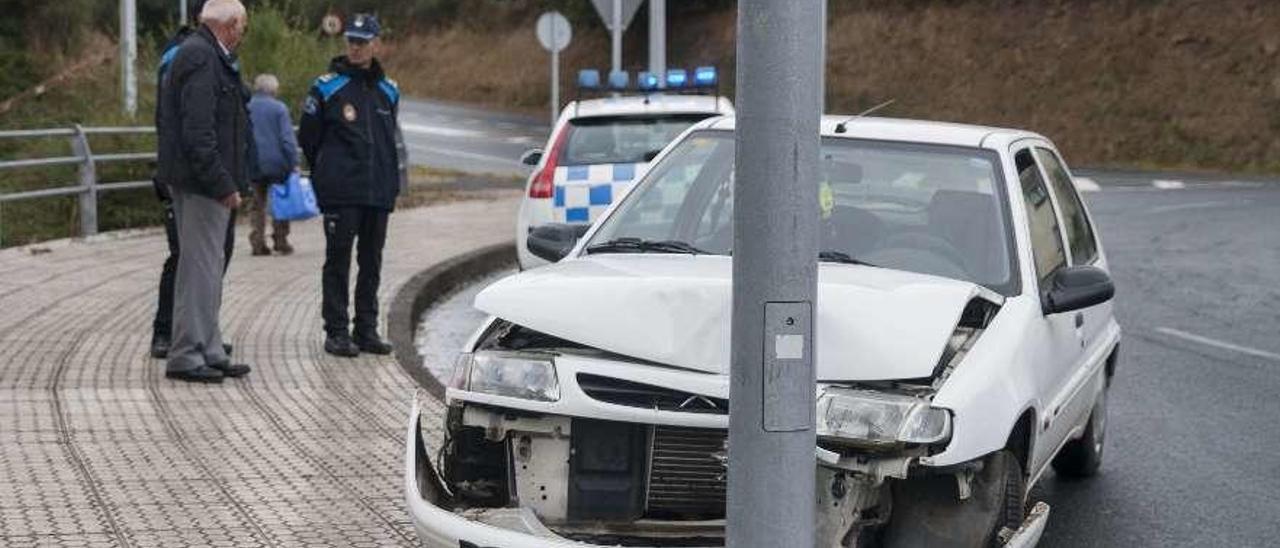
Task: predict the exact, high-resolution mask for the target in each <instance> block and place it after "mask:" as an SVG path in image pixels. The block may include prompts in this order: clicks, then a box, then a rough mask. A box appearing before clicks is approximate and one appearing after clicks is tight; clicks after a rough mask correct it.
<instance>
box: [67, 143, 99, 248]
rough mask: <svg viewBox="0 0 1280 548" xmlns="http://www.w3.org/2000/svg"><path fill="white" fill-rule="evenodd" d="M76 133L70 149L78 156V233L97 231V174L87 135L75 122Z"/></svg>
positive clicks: (88, 233) (87, 233) (85, 234)
mask: <svg viewBox="0 0 1280 548" xmlns="http://www.w3.org/2000/svg"><path fill="white" fill-rule="evenodd" d="M75 132H76V135H75V137H72V138H71V151H72V153H73V154H75V155H76V156H79V157H80V160H81V161H80V186H81V187H82V188H83V190H82V191H81V192H80V235H81V236H93V235H94V234H97V233H98V174H97V170H96V169H95V166H94V162H93V151H92V150H91V149H90V148H89V137H88V136H87V135H86V134H85V132H84V128H82V127H80V124H76V127H75Z"/></svg>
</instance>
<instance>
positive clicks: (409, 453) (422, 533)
mask: <svg viewBox="0 0 1280 548" xmlns="http://www.w3.org/2000/svg"><path fill="white" fill-rule="evenodd" d="M424 397H428V396H425V395H424V394H421V393H420V394H419V395H418V397H415V399H414V402H413V407H412V412H411V413H410V416H409V423H408V431H407V432H406V444H405V500H406V505H407V509H408V512H409V515H410V517H411V519H412V522H413V525H414V528H415V529H416V531H417V533H418V536H419V539H420V540H421V542H422V543H423V545H424V546H428V547H440V548H446V547H447V548H472V547H476V548H488V547H493V548H497V547H502V548H524V547H529V548H533V547H553V548H554V547H569V546H572V547H577V548H582V547H590V546H617V544H616V543H612V542H606V543H602V544H591V543H587V542H581V541H577V540H572V539H569V538H565V537H564V536H561V535H559V534H557V533H556V532H555V531H552V530H551V529H550V528H548V527H547V526H546V525H545V524H544V523H543V522H542V520H540V519H539V518H538V516H537V514H535V512H534V511H533V510H532V509H531V508H529V507H524V506H522V507H516V508H510V507H508V508H470V509H466V510H457V511H455V510H451V509H450V508H452V506H453V505H452V501H451V494H450V493H449V492H448V490H447V488H446V487H445V485H444V482H443V481H441V478H440V477H439V476H438V475H437V472H436V467H435V466H434V465H433V464H432V462H431V459H430V457H429V456H428V453H427V450H426V444H425V440H424V439H423V434H422V427H421V419H422V416H421V415H422V409H423V405H422V404H421V399H422V398H424ZM832 459H833V457H832V455H831V454H830V452H825V454H824V451H823V450H821V449H819V450H818V455H817V465H818V466H817V470H818V474H819V477H820V478H824V477H825V478H826V479H827V480H830V479H831V478H832V477H833V474H849V475H848V476H847V477H849V478H852V477H853V475H854V473H856V474H857V475H859V476H862V477H866V476H868V475H872V476H881V477H905V476H906V473H907V467H906V463H905V461H902V462H899V463H897V464H898V465H894V464H893V461H885V462H883V463H881V464H878V465H877V466H879V467H881V469H878V470H871V469H867V470H859V471H855V470H853V468H851V464H852V463H849V462H848V461H846V462H839V461H838V460H832ZM819 485H820V486H822V485H824V483H822V482H820V483H819ZM850 487H851V489H850V491H851V493H850V494H851V495H852V494H853V492H856V491H857V490H856V489H855V488H853V487H854V486H853V485H850ZM829 493H830V491H828V490H825V489H823V488H822V487H820V492H819V495H820V498H823V499H825V498H829ZM865 496H866V497H873V496H874V494H873V493H870V492H869V491H868V492H866V493H865ZM841 498H842V499H845V500H844V501H843V502H845V503H854V501H853V499H852V498H845V496H844V495H842V496H841ZM819 502H820V503H821V502H823V501H821V500H820V501H819ZM826 502H828V503H829V502H831V501H826ZM867 502H868V503H870V502H871V501H870V499H868V500H867ZM854 504H856V503H854ZM824 506H827V505H825V504H824ZM828 507H830V506H828ZM819 514H820V519H819V523H817V524H816V527H817V528H818V530H819V531H818V532H819V533H820V535H819V536H824V535H821V533H823V532H824V530H831V529H838V530H846V529H847V528H848V526H849V525H850V524H849V523H832V522H829V521H828V520H830V519H833V518H834V519H836V520H837V521H842V520H841V518H839V517H838V516H836V515H834V514H832V513H829V512H828V513H825V514H826V515H825V516H824V515H823V514H824V513H823V512H820V513H819ZM842 514H844V516H846V518H845V519H847V517H848V516H849V514H848V513H843V512H842ZM1048 514H1049V507H1048V505H1046V504H1044V503H1043V502H1041V503H1038V504H1036V506H1035V507H1034V508H1033V509H1032V511H1031V512H1030V514H1029V515H1028V517H1027V518H1026V520H1025V521H1024V523H1023V524H1022V526H1021V527H1019V529H1018V530H1017V531H1008V530H1006V533H1008V534H1007V535H1005V536H1004V537H1003V538H1002V540H1004V545H1005V546H1009V547H1014V548H1023V547H1032V546H1035V545H1036V544H1037V542H1038V541H1039V539H1040V536H1041V534H1042V533H1043V531H1044V527H1045V524H1046V523H1047V520H1048ZM855 515H856V514H855ZM632 526H633V528H634V531H635V532H637V533H643V534H644V536H646V537H654V538H663V537H666V538H679V537H681V536H689V537H699V538H715V537H718V538H715V540H713V541H712V542H710V543H708V544H706V546H708V547H712V546H723V541H722V538H723V527H724V521H723V520H708V521H701V522H686V523H684V524H673V523H671V522H657V521H654V522H650V521H647V520H640V521H637V522H635V523H633V524H632ZM578 532H584V533H592V532H595V533H607V532H612V533H616V532H617V531H616V530H614V531H607V532H606V531H603V530H601V531H589V530H583V531H578ZM587 536H588V537H590V535H587ZM599 538H601V539H608V536H607V535H603V536H600V537H599ZM662 544H665V543H662V542H658V541H655V545H662ZM629 545H632V546H634V545H635V544H629ZM680 545H681V546H690V544H688V543H681V544H680ZM840 545H841V544H835V545H834V546H840Z"/></svg>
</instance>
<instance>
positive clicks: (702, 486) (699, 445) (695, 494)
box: [646, 426, 728, 519]
mask: <svg viewBox="0 0 1280 548" xmlns="http://www.w3.org/2000/svg"><path fill="white" fill-rule="evenodd" d="M727 436H728V433H727V432H725V431H724V430H716V429H709V428H678V427H672V426H656V427H654V430H653V457H652V462H651V463H650V466H651V468H650V471H649V494H648V507H647V512H646V515H648V516H649V517H653V518H674V519H717V518H723V517H724V513H725V485H726V483H727V482H728V471H727V469H726V468H725V464H724V463H725V462H726V461H725V458H726V455H727V450H726V446H725V440H726V438H727Z"/></svg>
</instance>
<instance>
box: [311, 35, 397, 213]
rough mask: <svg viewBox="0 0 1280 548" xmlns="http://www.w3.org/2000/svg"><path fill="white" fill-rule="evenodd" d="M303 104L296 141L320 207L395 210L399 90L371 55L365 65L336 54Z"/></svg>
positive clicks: (324, 208) (313, 85)
mask: <svg viewBox="0 0 1280 548" xmlns="http://www.w3.org/2000/svg"><path fill="white" fill-rule="evenodd" d="M329 70H330V72H329V73H328V74H325V75H323V76H321V77H319V78H317V79H316V81H315V83H314V84H312V86H311V89H310V91H308V93H307V99H306V103H304V105H303V109H302V122H301V124H300V128H299V133H298V142H299V144H300V145H301V147H302V152H303V154H304V155H305V156H306V157H307V163H308V164H309V165H310V166H311V180H312V184H313V185H314V187H315V191H316V199H317V201H318V202H319V204H320V208H321V209H323V210H330V209H333V208H336V207H344V206H362V207H374V208H379V209H385V210H387V211H390V210H392V209H394V207H395V203H396V195H397V194H399V192H400V172H399V154H398V153H397V150H396V133H397V124H396V116H397V114H398V110H399V106H400V105H399V103H400V91H399V89H398V88H397V86H396V84H395V82H394V81H392V80H390V79H389V78H387V77H386V74H384V73H383V72H382V66H381V65H379V64H378V61H377V60H376V59H375V60H374V61H373V63H372V64H371V65H370V66H369V68H367V69H362V68H358V67H355V66H352V65H351V64H350V63H349V62H348V61H347V58H346V56H341V57H336V58H334V59H333V61H332V63H331V64H330V65H329Z"/></svg>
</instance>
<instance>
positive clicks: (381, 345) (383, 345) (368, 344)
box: [355, 334, 391, 356]
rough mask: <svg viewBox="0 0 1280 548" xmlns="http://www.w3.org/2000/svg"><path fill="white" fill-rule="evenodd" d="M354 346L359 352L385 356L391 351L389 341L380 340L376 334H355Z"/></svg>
mask: <svg viewBox="0 0 1280 548" xmlns="http://www.w3.org/2000/svg"><path fill="white" fill-rule="evenodd" d="M355 343H356V346H357V347H359V348H360V351H361V352H368V353H370V354H378V355H382V356H385V355H387V354H390V353H391V343H389V342H387V341H384V340H382V338H381V337H379V336H378V335H376V334H374V335H357V336H356V338H355Z"/></svg>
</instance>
